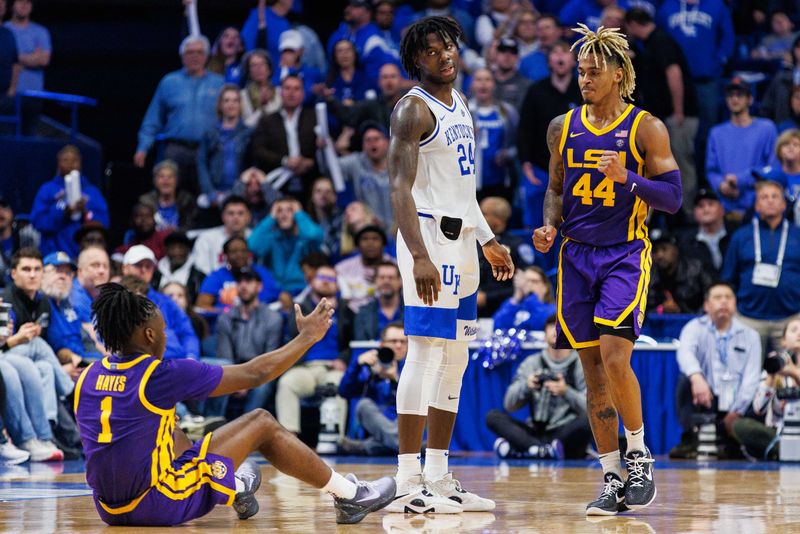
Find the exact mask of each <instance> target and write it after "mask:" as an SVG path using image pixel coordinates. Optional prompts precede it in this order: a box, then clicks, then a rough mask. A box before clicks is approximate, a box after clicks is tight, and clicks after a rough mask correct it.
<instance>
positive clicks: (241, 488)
mask: <svg viewBox="0 0 800 534" xmlns="http://www.w3.org/2000/svg"><path fill="white" fill-rule="evenodd" d="M233 480H234V481H235V482H236V493H241V492H243V491H244V490H245V487H244V482H242V481H241V480H239V479H238V478H236V477H233Z"/></svg>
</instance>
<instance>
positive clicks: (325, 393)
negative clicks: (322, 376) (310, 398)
mask: <svg viewBox="0 0 800 534" xmlns="http://www.w3.org/2000/svg"><path fill="white" fill-rule="evenodd" d="M314 393H316V394H317V396H318V397H320V398H321V399H327V398H328V397H335V396H337V395H338V394H339V388H338V387H337V386H336V384H334V383H332V382H328V383H327V384H321V385H319V386H317V389H316V390H315V391H314Z"/></svg>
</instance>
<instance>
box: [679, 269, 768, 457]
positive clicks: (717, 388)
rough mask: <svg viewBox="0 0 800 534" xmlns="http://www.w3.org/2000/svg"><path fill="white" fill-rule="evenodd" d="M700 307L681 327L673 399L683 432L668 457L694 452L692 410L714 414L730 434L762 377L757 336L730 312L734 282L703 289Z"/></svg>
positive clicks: (695, 449) (759, 342)
mask: <svg viewBox="0 0 800 534" xmlns="http://www.w3.org/2000/svg"><path fill="white" fill-rule="evenodd" d="M703 309H704V310H705V312H706V313H705V315H703V316H702V317H698V318H696V319H692V320H691V321H689V322H688V323H687V324H686V326H684V327H683V330H681V336H680V346H679V348H678V366H679V367H680V370H681V373H682V376H681V378H680V379H679V380H678V387H677V390H676V392H675V402H676V404H677V412H678V419H679V421H680V424H681V427H682V428H683V434H682V435H681V442H680V443H679V444H678V445H677V446H675V447H674V448H673V449H672V450H671V451H670V453H669V457H670V458H673V459H688V458H695V457H696V456H697V432H696V430H695V427H696V426H697V423H696V421H697V417H696V415H695V414H700V413H706V414H716V416H717V421H718V422H719V420H720V419H721V420H722V423H723V426H724V431H725V434H726V435H727V436H729V437H732V436H733V434H732V428H733V424H734V422H735V421H736V420H737V419H739V418H740V417H742V416H744V414H745V412H747V409H748V408H749V407H750V404H751V403H752V402H753V397H754V396H755V394H756V389H757V388H758V383H759V381H760V377H761V338H760V337H759V335H758V332H756V331H755V330H753V329H752V328H750V327H749V326H746V325H745V324H743V323H742V322H740V321H739V320H738V319H736V318H735V317H734V314H735V313H736V295H735V294H734V292H733V288H732V287H731V286H730V285H728V284H726V283H723V282H719V283H716V284H713V285H712V286H711V287H709V289H708V291H707V292H706V295H705V302H704V304H703ZM728 445H731V442H729V443H728ZM728 449H729V452H730V447H728ZM737 449H738V446H735V447H733V450H737ZM720 452H721V453H722V452H723V451H720ZM734 454H735V453H734Z"/></svg>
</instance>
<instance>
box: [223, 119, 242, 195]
mask: <svg viewBox="0 0 800 534" xmlns="http://www.w3.org/2000/svg"><path fill="white" fill-rule="evenodd" d="M235 133H236V129H235V128H222V127H220V129H219V140H220V143H221V144H222V176H221V178H222V183H221V184H220V190H222V191H230V190H231V189H233V185H234V184H235V183H236V180H238V179H239V158H238V156H237V154H236V141H235V139H234V134H235Z"/></svg>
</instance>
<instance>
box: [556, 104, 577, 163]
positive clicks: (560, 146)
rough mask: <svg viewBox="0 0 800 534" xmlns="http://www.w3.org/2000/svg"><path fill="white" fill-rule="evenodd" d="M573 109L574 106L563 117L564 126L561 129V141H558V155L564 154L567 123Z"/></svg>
mask: <svg viewBox="0 0 800 534" xmlns="http://www.w3.org/2000/svg"><path fill="white" fill-rule="evenodd" d="M573 111H575V108H572V109H571V110H569V111H567V116H566V117H564V128H562V129H561V141H559V143H558V153H559V154H560V155H562V156H563V155H564V145H566V144H567V134H568V133H569V124H570V122H571V120H572V112H573Z"/></svg>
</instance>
